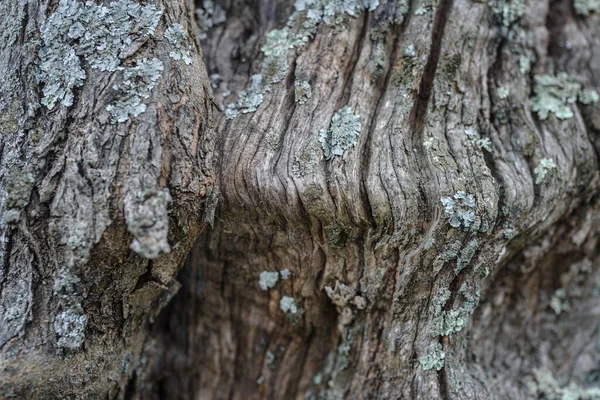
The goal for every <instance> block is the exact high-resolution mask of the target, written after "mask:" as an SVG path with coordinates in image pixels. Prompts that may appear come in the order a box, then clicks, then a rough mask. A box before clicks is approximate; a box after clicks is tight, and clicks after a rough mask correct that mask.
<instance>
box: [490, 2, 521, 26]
mask: <svg viewBox="0 0 600 400" xmlns="http://www.w3.org/2000/svg"><path fill="white" fill-rule="evenodd" d="M525 11H526V9H525V2H524V1H523V0H506V1H503V2H502V4H501V5H500V6H498V7H497V8H496V13H497V14H498V15H499V16H500V20H501V21H502V26H503V27H504V28H509V27H510V26H511V25H513V24H514V23H516V22H517V21H518V20H520V19H521V17H522V16H523V15H525Z"/></svg>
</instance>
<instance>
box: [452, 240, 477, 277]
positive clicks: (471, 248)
mask: <svg viewBox="0 0 600 400" xmlns="http://www.w3.org/2000/svg"><path fill="white" fill-rule="evenodd" d="M478 247H479V242H478V241H477V239H473V240H471V241H469V243H467V245H466V246H465V247H464V248H463V249H462V250H461V251H460V255H459V256H458V259H457V261H456V272H459V271H461V270H462V269H463V268H464V267H466V266H467V265H469V263H470V262H471V259H472V258H473V256H474V255H475V252H476V251H477V248H478Z"/></svg>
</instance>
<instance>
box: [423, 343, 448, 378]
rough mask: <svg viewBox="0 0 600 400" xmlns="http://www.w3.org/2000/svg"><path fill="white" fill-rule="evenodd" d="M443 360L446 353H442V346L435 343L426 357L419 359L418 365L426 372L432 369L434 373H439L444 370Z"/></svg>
mask: <svg viewBox="0 0 600 400" xmlns="http://www.w3.org/2000/svg"><path fill="white" fill-rule="evenodd" d="M445 359H446V353H444V351H443V349H442V345H441V344H439V343H436V344H435V345H433V347H432V348H431V350H430V351H429V353H428V354H427V355H426V356H423V357H421V358H419V363H420V364H421V365H422V366H423V369H424V370H426V371H427V370H430V369H433V368H435V370H436V371H439V370H441V369H442V368H444V361H445Z"/></svg>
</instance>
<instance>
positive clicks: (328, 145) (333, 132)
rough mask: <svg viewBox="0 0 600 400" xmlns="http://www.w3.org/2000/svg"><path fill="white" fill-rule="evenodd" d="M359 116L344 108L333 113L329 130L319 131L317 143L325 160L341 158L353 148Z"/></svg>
mask: <svg viewBox="0 0 600 400" xmlns="http://www.w3.org/2000/svg"><path fill="white" fill-rule="evenodd" d="M360 127H361V125H360V116H359V115H355V114H354V113H353V112H352V109H351V108H350V107H348V106H345V107H343V108H341V109H339V110H337V111H336V112H335V114H333V117H332V118H331V124H330V125H329V129H327V130H326V129H321V131H320V132H319V142H320V143H321V148H322V149H323V155H324V157H325V159H326V160H330V159H332V158H333V157H334V156H341V155H343V154H344V152H345V151H346V150H348V149H349V148H351V147H354V145H355V144H356V139H357V138H358V134H359V133H360Z"/></svg>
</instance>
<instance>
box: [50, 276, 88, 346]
mask: <svg viewBox="0 0 600 400" xmlns="http://www.w3.org/2000/svg"><path fill="white" fill-rule="evenodd" d="M80 286H81V285H80V280H79V278H77V277H75V276H73V275H72V274H71V273H70V272H69V271H68V270H67V269H63V270H60V271H59V272H58V274H57V276H56V278H55V280H54V286H53V293H54V296H55V297H56V298H57V299H58V305H59V309H60V311H59V312H58V313H57V314H56V316H55V317H54V332H55V333H56V335H57V336H58V340H57V346H58V348H61V349H68V350H75V349H78V348H79V347H81V346H82V345H83V342H84V340H85V327H86V325H87V316H86V314H85V312H84V310H83V307H82V305H81V301H82V300H83V297H84V294H83V293H81V290H80Z"/></svg>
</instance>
